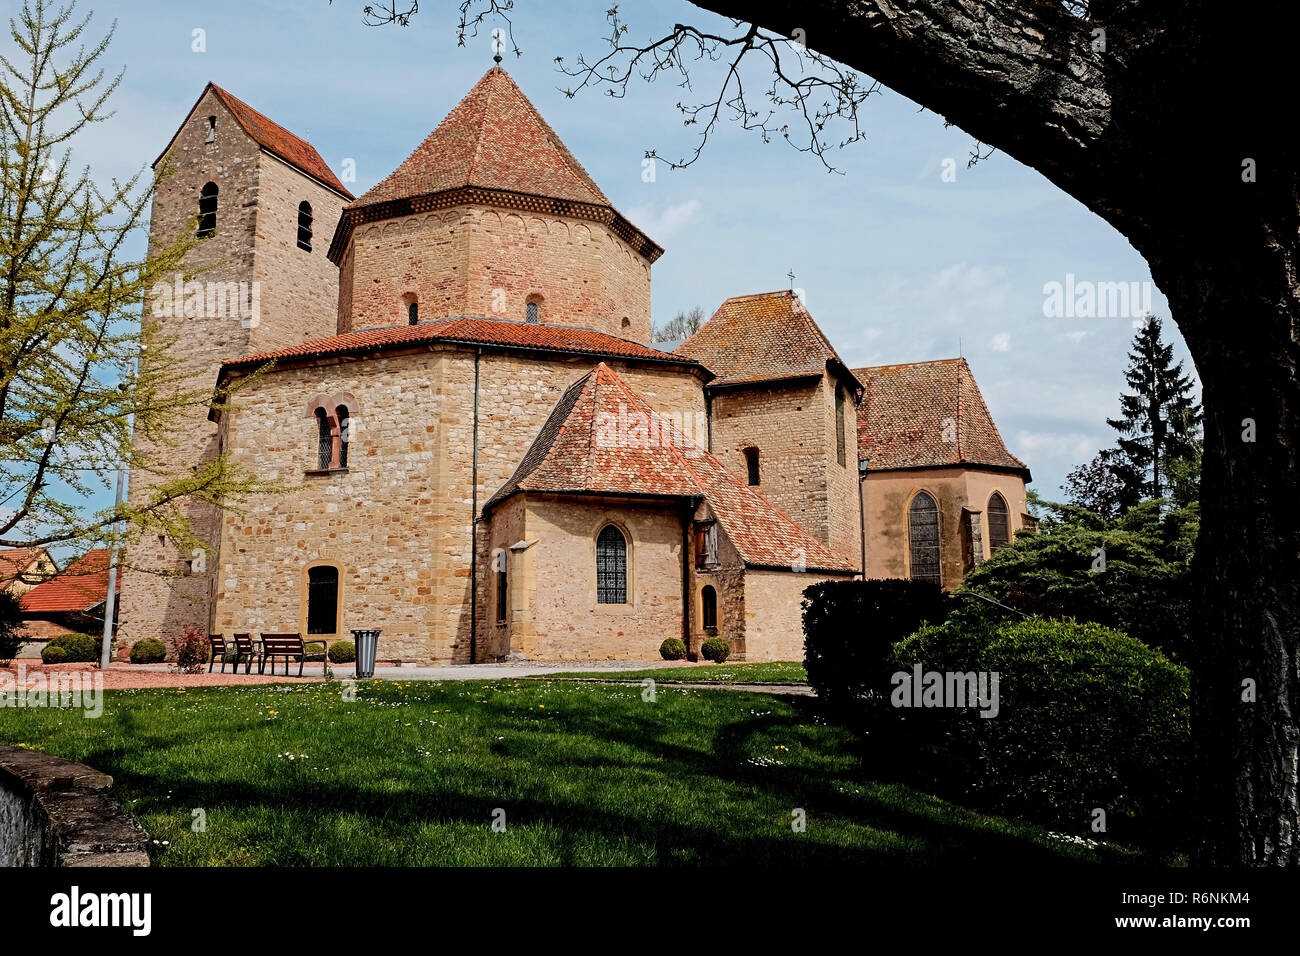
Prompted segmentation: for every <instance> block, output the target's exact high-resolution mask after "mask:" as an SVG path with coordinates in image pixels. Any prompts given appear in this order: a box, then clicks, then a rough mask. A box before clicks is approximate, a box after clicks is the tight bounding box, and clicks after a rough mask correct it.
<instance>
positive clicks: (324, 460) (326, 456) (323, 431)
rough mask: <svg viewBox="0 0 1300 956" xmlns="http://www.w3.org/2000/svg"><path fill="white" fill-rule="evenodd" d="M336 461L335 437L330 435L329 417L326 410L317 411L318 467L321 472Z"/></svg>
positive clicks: (319, 409)
mask: <svg viewBox="0 0 1300 956" xmlns="http://www.w3.org/2000/svg"><path fill="white" fill-rule="evenodd" d="M333 461H334V436H333V435H332V434H330V420H329V416H327V415H326V414H325V409H323V408H318V409H316V467H317V468H319V469H320V470H321V471H324V470H325V469H327V468H329V466H330V464H331V463H332V462H333Z"/></svg>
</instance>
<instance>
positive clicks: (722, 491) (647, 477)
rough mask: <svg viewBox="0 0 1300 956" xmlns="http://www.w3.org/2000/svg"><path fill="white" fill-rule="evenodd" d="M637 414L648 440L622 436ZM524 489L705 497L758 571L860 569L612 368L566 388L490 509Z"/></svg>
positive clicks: (487, 507)
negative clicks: (694, 438)
mask: <svg viewBox="0 0 1300 956" xmlns="http://www.w3.org/2000/svg"><path fill="white" fill-rule="evenodd" d="M636 413H640V416H644V417H639V416H638V417H637V418H636V419H634V421H635V422H636V423H637V424H641V425H644V426H645V428H644V432H645V438H644V439H643V440H642V439H640V438H633V439H632V440H629V434H628V432H627V431H626V430H625V431H622V432H620V430H619V429H620V428H622V426H621V425H620V423H622V422H627V421H628V420H629V416H630V415H636ZM633 427H636V426H635V425H634V426H633ZM637 434H638V435H640V431H638V432H637ZM519 492H544V493H551V494H609V495H636V496H651V497H666V498H690V497H702V498H705V499H707V500H708V502H709V504H710V506H711V507H712V508H713V513H714V515H715V516H716V517H717V519H718V520H719V521H720V522H721V523H722V526H723V527H724V528H725V529H726V531H727V534H728V535H729V537H730V538H731V541H732V544H734V545H735V547H736V550H737V551H738V552H739V554H740V557H741V559H742V560H743V561H744V562H745V564H746V565H748V566H750V567H762V568H784V569H791V568H792V566H793V565H795V564H800V563H801V564H802V565H803V566H805V567H807V568H808V569H810V570H821V571H842V572H856V571H857V567H856V566H855V565H854V564H853V563H852V562H850V561H848V560H846V559H845V558H843V557H841V556H839V555H837V554H835V553H834V552H833V551H831V550H830V549H829V548H827V547H826V546H825V545H823V544H822V543H821V542H820V541H818V540H817V539H816V538H814V537H813V536H812V535H810V534H809V533H808V532H807V531H805V530H804V529H803V528H802V527H800V526H799V525H798V524H797V523H796V522H795V521H794V520H793V519H792V518H790V517H789V516H788V515H786V514H785V513H784V512H782V511H781V510H780V509H779V508H777V507H776V505H774V504H772V503H771V502H770V501H768V500H767V499H766V498H764V497H763V496H762V495H760V494H759V493H758V492H756V491H754V489H752V488H750V487H749V486H748V485H747V484H746V483H745V482H744V481H742V480H741V479H740V478H739V477H738V476H736V475H734V474H732V472H731V471H730V470H729V469H728V468H727V467H726V466H725V465H724V464H723V463H722V462H721V461H719V460H718V459H717V458H715V457H714V456H713V455H711V454H709V453H708V452H707V451H705V450H704V449H703V448H701V447H700V446H699V445H697V444H696V443H695V442H693V441H691V440H690V439H689V438H688V437H686V436H685V435H683V434H682V432H681V431H680V430H679V429H678V428H677V426H676V424H675V423H673V422H672V420H671V419H670V418H668V417H666V416H663V415H661V414H659V413H658V412H656V411H655V410H654V409H653V408H652V407H651V406H650V405H649V404H648V403H647V402H646V401H645V400H644V399H643V398H641V397H640V396H639V395H637V394H636V393H635V392H633V391H632V389H631V388H629V387H628V386H627V384H626V383H625V382H624V381H623V380H622V379H621V378H619V376H618V375H617V374H616V373H615V372H614V371H613V370H612V369H610V368H609V367H608V366H607V365H605V364H604V363H603V362H602V363H601V364H599V365H597V366H596V367H595V368H594V369H592V370H591V371H590V372H588V373H587V374H586V375H584V376H583V377H582V378H580V379H578V381H576V382H574V383H573V385H571V386H570V387H569V388H568V390H566V391H565V393H564V395H563V396H562V397H561V398H560V400H559V401H558V402H557V403H556V405H555V408H554V409H553V410H552V411H551V415H550V417H549V418H548V419H547V421H546V424H545V425H543V426H542V429H541V431H540V432H539V433H538V435H537V438H536V439H534V441H533V444H532V445H531V446H530V447H529V449H528V452H527V454H525V456H524V458H523V460H522V461H521V462H520V463H519V467H518V468H516V469H515V473H514V474H513V475H511V476H510V479H509V480H508V481H507V482H506V483H505V484H504V485H502V486H501V488H500V489H499V490H498V491H497V492H496V494H494V495H493V496H492V497H491V498H490V499H488V501H487V503H486V504H485V505H484V506H483V510H484V512H485V513H486V512H488V511H490V510H491V509H492V508H494V507H496V506H497V505H499V504H501V503H502V502H503V501H505V500H506V499H507V498H509V497H511V496H513V495H515V494H518V493H519Z"/></svg>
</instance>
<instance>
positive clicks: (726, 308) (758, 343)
mask: <svg viewBox="0 0 1300 956" xmlns="http://www.w3.org/2000/svg"><path fill="white" fill-rule="evenodd" d="M674 354H676V355H680V356H683V357H685V358H691V359H695V361H697V362H699V363H700V364H701V365H704V366H707V367H708V368H709V369H711V370H712V371H714V372H716V373H717V376H718V377H717V378H716V379H714V380H713V383H712V384H713V385H715V386H719V385H742V384H747V383H750V382H766V381H773V380H776V379H783V378H800V377H802V376H805V375H819V374H821V373H822V372H824V371H826V367H827V365H830V366H832V367H833V368H835V369H836V370H837V371H839V372H840V373H841V374H843V375H845V376H846V377H848V378H850V379H851V378H852V374H851V373H850V372H849V370H848V368H847V367H845V365H844V362H843V360H842V359H841V358H840V357H839V354H838V353H837V352H836V351H835V347H834V346H833V345H831V343H830V340H829V339H827V338H826V336H825V335H824V334H823V333H822V330H821V329H820V328H818V327H817V323H816V322H814V321H813V317H812V315H811V313H809V311H808V310H807V309H806V308H805V307H804V305H803V302H802V301H800V299H799V297H798V296H796V295H795V294H794V293H793V292H790V291H781V292H761V293H758V294H756V295H738V296H733V297H732V298H730V299H728V300H727V301H726V302H723V303H722V305H720V306H719V307H718V311H717V312H715V313H713V317H712V318H710V319H709V321H708V322H706V323H704V325H702V326H701V327H700V328H699V330H698V331H697V332H696V333H695V334H694V335H692V336H691V337H690V338H689V339H687V340H686V341H685V342H683V343H682V344H681V345H679V346H678V347H677V349H676V351H675V352H674Z"/></svg>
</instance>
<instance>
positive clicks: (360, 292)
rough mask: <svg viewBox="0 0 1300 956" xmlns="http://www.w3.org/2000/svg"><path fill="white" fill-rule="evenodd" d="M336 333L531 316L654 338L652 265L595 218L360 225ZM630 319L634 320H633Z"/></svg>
mask: <svg viewBox="0 0 1300 956" xmlns="http://www.w3.org/2000/svg"><path fill="white" fill-rule="evenodd" d="M339 265H340V272H341V275H342V291H343V293H344V294H343V295H342V296H340V298H339V303H338V329H339V331H340V332H347V331H351V330H353V329H362V328H374V327H384V326H393V325H404V324H405V323H406V321H407V308H406V307H407V302H408V301H409V297H410V296H415V297H416V298H417V299H418V301H419V304H420V309H419V313H420V318H421V319H422V320H424V319H435V318H449V317H454V316H462V315H473V316H485V317H489V318H495V317H500V318H506V319H523V318H524V315H525V309H526V304H527V302H528V300H529V299H530V298H531V297H541V300H542V305H541V321H542V322H543V323H550V324H553V325H568V326H577V327H580V328H590V329H596V330H597V331H601V332H607V333H609V334H610V335H617V336H619V337H620V338H626V339H632V340H633V341H637V342H642V343H648V342H649V341H650V263H649V262H647V261H646V260H645V259H644V258H642V257H641V256H640V255H639V254H638V253H636V252H633V251H632V249H631V248H630V247H629V246H628V245H627V244H626V243H625V242H623V240H622V239H620V238H618V236H616V235H615V234H614V233H613V232H611V231H610V230H609V229H608V228H606V227H605V226H603V225H601V224H600V223H596V222H589V221H587V220H583V219H572V218H569V217H564V216H553V215H547V216H540V215H537V214H533V213H520V212H516V211H513V210H508V209H497V208H494V207H491V206H479V205H475V206H458V207H455V208H453V209H447V210H442V211H434V212H429V213H421V214H417V215H413V216H407V217H404V218H401V219H391V220H387V221H383V222H376V223H368V224H364V225H361V226H358V227H357V228H356V231H355V232H354V233H353V235H352V238H351V241H350V243H349V246H348V248H347V250H346V251H345V253H344V255H343V257H342V258H341V260H340V263H339ZM625 320H626V324H625Z"/></svg>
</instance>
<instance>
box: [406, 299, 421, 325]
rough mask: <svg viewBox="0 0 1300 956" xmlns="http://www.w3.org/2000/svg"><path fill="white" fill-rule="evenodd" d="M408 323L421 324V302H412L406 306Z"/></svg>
mask: <svg viewBox="0 0 1300 956" xmlns="http://www.w3.org/2000/svg"><path fill="white" fill-rule="evenodd" d="M406 324H407V325H419V324H420V303H418V302H412V303H411V304H410V305H408V306H407V307H406Z"/></svg>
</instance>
